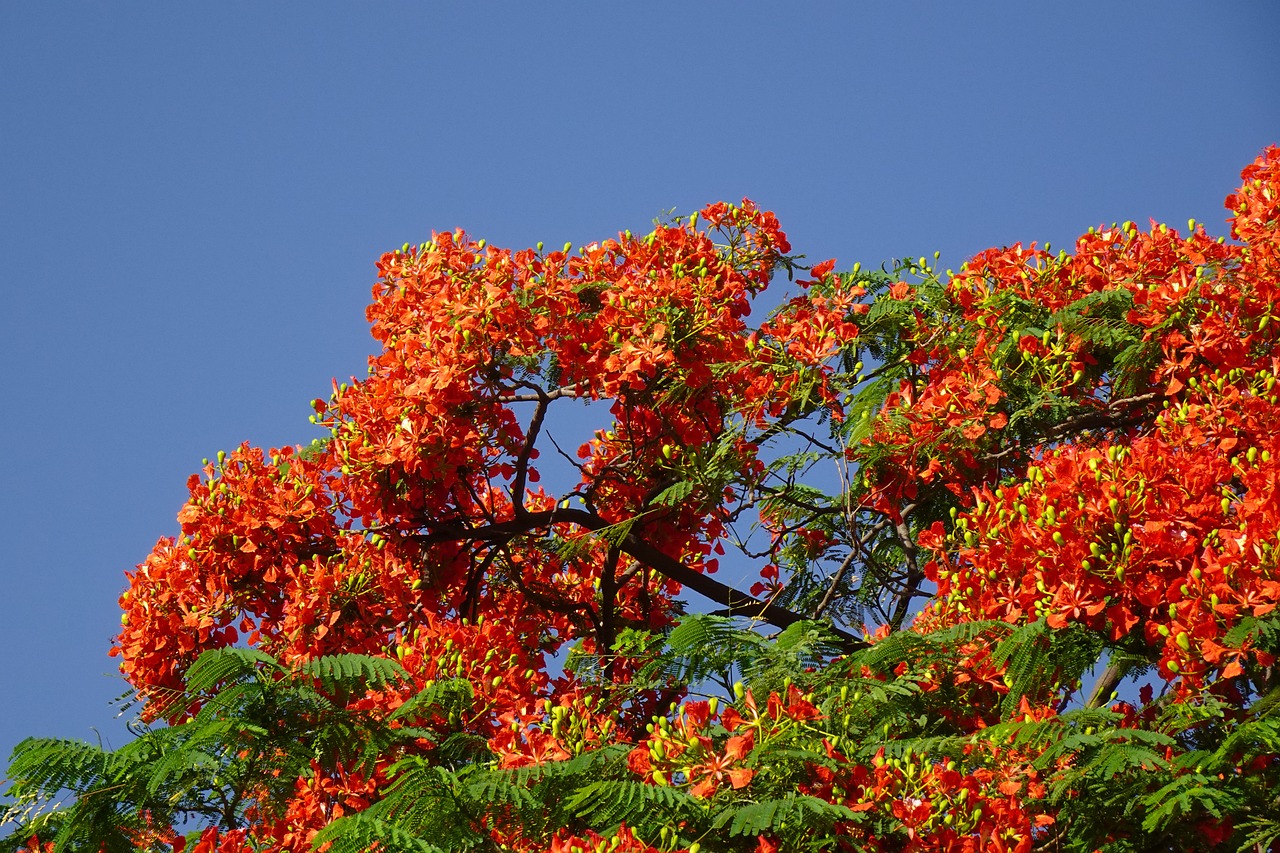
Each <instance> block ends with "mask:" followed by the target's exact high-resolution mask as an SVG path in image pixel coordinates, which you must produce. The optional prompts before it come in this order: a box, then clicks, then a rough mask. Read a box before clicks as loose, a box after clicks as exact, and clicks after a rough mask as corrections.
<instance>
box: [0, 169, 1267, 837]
mask: <svg viewBox="0 0 1280 853" xmlns="http://www.w3.org/2000/svg"><path fill="white" fill-rule="evenodd" d="M1243 177H1244V184H1243V185H1242V186H1241V188H1240V189H1239V190H1238V191H1237V192H1236V193H1235V194H1233V195H1231V196H1230V197H1228V199H1227V207H1228V209H1229V210H1230V212H1231V215H1232V218H1231V229H1232V231H1231V237H1232V240H1231V241H1230V242H1228V241H1226V240H1225V239H1213V238H1211V237H1210V236H1208V235H1207V234H1206V232H1205V230H1204V229H1203V228H1202V227H1199V226H1196V225H1194V223H1193V224H1191V225H1189V227H1188V231H1187V233H1185V234H1182V233H1179V232H1178V231H1177V230H1174V229H1171V228H1168V227H1166V226H1164V225H1156V226H1153V227H1152V228H1150V229H1149V230H1142V229H1139V228H1137V227H1136V226H1134V225H1133V223H1125V224H1123V225H1119V226H1112V227H1110V228H1105V229H1101V230H1091V231H1090V232H1089V233H1088V234H1086V235H1084V236H1083V237H1081V238H1080V239H1079V241H1077V243H1076V245H1075V248H1074V252H1073V253H1068V252H1059V253H1058V254H1056V255H1054V254H1051V253H1050V252H1049V251H1048V250H1047V248H1046V249H1040V248H1037V247H1035V246H1034V245H1033V246H1031V247H1030V248H1024V247H1022V246H1021V245H1018V246H1014V247H1012V248H1005V249H998V250H997V249H993V250H990V251H987V252H984V253H982V254H980V255H978V256H977V257H975V258H973V259H971V260H970V261H969V262H968V263H967V264H965V265H964V266H963V267H962V268H961V270H960V271H959V272H955V273H953V272H951V271H947V272H946V273H945V274H943V273H941V272H939V271H938V270H936V269H934V268H933V267H932V266H931V265H930V264H929V263H928V262H927V261H926V259H923V258H922V259H920V260H919V261H903V262H900V263H898V264H896V265H890V266H887V267H886V270H887V271H875V272H872V271H867V270H862V269H861V268H859V267H858V266H855V267H854V268H853V270H852V272H846V273H836V272H834V269H835V264H834V262H833V261H828V262H825V263H820V264H817V265H815V266H813V267H812V268H806V267H801V266H800V265H799V264H798V263H797V259H795V258H793V257H790V256H789V255H788V252H789V251H790V246H789V245H788V242H787V239H786V237H785V236H784V234H783V232H782V231H781V230H780V228H779V226H778V223H777V221H776V220H775V218H774V217H773V216H772V215H771V214H769V213H766V212H763V211H760V210H758V209H756V207H755V206H754V205H752V204H751V203H750V202H744V203H743V204H742V205H726V204H717V205H712V206H710V207H708V208H706V209H705V210H703V211H702V212H701V214H700V216H694V217H691V218H690V219H688V220H679V221H676V222H673V223H669V224H664V225H659V226H658V227H656V228H655V230H654V231H652V232H651V233H649V234H647V235H644V236H636V235H632V234H630V233H624V234H621V235H619V236H618V237H617V239H611V240H605V241H602V242H599V243H593V244H591V245H589V246H585V247H582V248H581V249H580V250H578V251H576V252H574V251H571V247H569V246H566V247H565V248H564V249H563V250H561V251H544V249H543V247H542V246H541V245H540V246H539V247H538V248H536V249H528V250H524V251H519V252H511V251H507V250H502V249H498V248H495V247H491V246H487V245H486V244H485V242H484V241H483V240H479V241H476V240H472V239H470V238H468V237H467V236H466V235H464V234H462V233H461V232H457V233H452V234H440V235H436V236H434V237H433V238H432V240H431V241H430V242H427V243H423V244H422V245H420V246H409V245H406V246H404V247H403V248H402V249H401V250H400V251H397V252H391V253H388V254H386V255H384V256H383V257H382V259H381V260H380V261H379V280H378V283H377V284H376V285H375V286H374V290H373V302H372V304H371V305H370V307H369V309H368V319H369V321H370V322H371V324H372V328H373V335H374V337H375V338H376V339H377V341H378V342H379V344H380V345H381V351H380V352H379V353H378V354H377V355H375V356H373V357H372V358H371V359H370V361H369V371H368V376H367V378H365V379H361V380H359V381H353V382H351V383H350V384H343V385H336V386H335V388H334V391H333V394H332V396H331V397H330V398H329V399H328V400H317V401H316V402H315V410H316V415H315V417H314V418H313V420H314V421H315V422H316V423H317V424H318V425H319V426H320V427H322V428H323V437H322V438H320V439H319V440H317V441H315V442H314V443H313V444H312V445H311V446H310V447H306V448H288V447H286V448H279V449H271V450H267V451H263V450H259V449H256V448H254V447H251V446H249V445H243V446H241V447H240V448H238V449H236V450H235V451H233V452H231V453H229V454H219V455H218V458H217V459H216V460H215V461H213V462H208V463H206V465H205V467H204V469H203V471H202V472H201V473H199V474H197V475H194V476H192V478H191V479H190V481H189V488H190V498H189V500H188V501H187V503H186V505H185V506H184V507H183V508H182V510H181V512H180V513H179V515H178V520H179V522H180V523H181V525H182V531H181V535H180V536H179V537H178V538H176V539H175V538H165V539H161V540H160V541H159V542H158V543H157V544H156V547H155V549H154V550H153V551H152V553H151V554H150V556H148V557H147V559H146V560H145V561H144V562H143V563H142V564H141V565H139V566H138V567H137V569H136V570H135V571H134V572H132V573H131V574H130V575H129V589H128V591H127V592H125V594H124V595H123V596H122V597H121V606H122V608H123V610H124V614H123V617H122V625H123V627H122V630H121V633H120V636H119V638H118V640H117V645H116V647H115V649H114V650H113V652H114V654H116V655H118V656H119V657H120V659H121V670H122V672H123V673H124V675H125V677H126V678H127V680H128V681H129V684H130V686H131V689H132V691H134V693H135V695H136V700H137V701H138V702H139V703H140V706H139V707H140V709H141V718H140V722H139V724H138V726H139V732H140V737H139V738H138V740H136V741H135V742H134V743H132V744H130V745H128V746H126V747H124V748H123V749H121V750H118V751H116V752H110V753H108V752H103V751H102V750H100V749H98V748H97V747H93V746H90V745H87V744H80V743H74V742H66V741H48V740H31V741H27V742H24V743H23V744H22V745H21V746H20V747H19V748H18V750H17V751H16V752H15V755H14V758H13V763H12V766H11V768H10V776H11V778H12V779H14V780H15V784H14V786H13V789H12V791H11V798H12V800H13V804H12V808H11V811H10V818H11V819H14V820H17V821H18V823H19V824H20V826H19V828H18V830H17V831H16V832H15V833H14V834H13V835H12V836H11V837H10V841H9V848H10V849H16V848H18V847H22V846H24V845H25V846H27V847H29V848H31V849H34V848H35V847H37V846H41V845H43V846H45V847H50V846H60V847H61V848H62V849H90V848H92V849H102V848H106V849H126V850H127V849H144V848H145V849H159V850H168V849H173V850H193V851H199V853H206V851H214V850H217V851H227V852H228V853H230V851H237V852H238V851H248V850H255V851H256V850H306V849H310V848H312V847H313V846H317V845H325V844H331V845H333V846H334V847H335V848H336V849H338V850H344V851H345V850H364V849H368V848H370V847H379V848H382V849H397V850H398V849H407V850H408V849H412V850H423V851H434V850H470V849H478V850H494V851H496V850H514V851H579V850H622V851H654V850H656V851H691V853H692V851H696V850H699V849H706V850H708V851H711V850H734V851H737V850H741V851H761V852H762V853H763V851H773V850H801V849H814V850H972V851H978V850H997V851H999V850H1011V851H1012V850H1017V851H1027V850H1032V849H1042V850H1073V851H1091V850H1116V851H1120V850H1135V851H1136V850H1185V849H1197V850H1216V849H1222V850H1235V849H1238V848H1241V847H1242V846H1243V847H1247V848H1249V849H1257V850H1266V849H1271V847H1272V846H1273V845H1274V844H1275V843H1276V839H1277V838H1280V823H1278V822H1277V818H1276V815H1277V814H1280V803H1277V801H1276V791H1277V790H1280V759H1277V754H1280V679H1278V678H1277V675H1276V674H1275V670H1274V669H1273V667H1274V663H1275V656H1276V654H1277V653H1278V652H1280V617H1277V615H1276V613H1275V610H1274V608H1275V606H1276V604H1277V602H1278V601H1280V569H1278V568H1277V548H1278V547H1280V500H1277V498H1276V494H1277V493H1278V492H1280V405H1278V403H1277V395H1278V393H1280V389H1276V388H1275V384H1276V376H1277V372H1280V323H1277V322H1275V320H1276V318H1277V317H1278V316H1280V305H1278V304H1277V300H1278V299H1280V239H1278V228H1280V224H1278V222H1277V218H1278V216H1280V149H1275V148H1273V149H1269V150H1268V151H1266V152H1265V153H1264V154H1263V155H1262V156H1261V157H1260V158H1259V159H1258V160H1257V161H1256V162H1255V163H1254V164H1252V165H1250V166H1249V167H1248V168H1247V169H1245V171H1244V174H1243ZM784 272H785V273H788V274H794V273H799V274H800V275H802V276H805V278H804V279H803V280H801V281H799V282H798V286H799V292H798V295H794V296H793V297H792V298H790V299H788V300H786V301H784V302H783V303H782V304H781V306H780V307H778V308H776V309H775V310H773V311H772V313H770V314H769V315H768V317H767V318H766V319H764V320H763V321H761V322H758V323H757V322H753V321H752V319H751V312H752V305H753V302H755V301H756V300H757V299H758V297H759V296H760V294H761V293H762V292H763V291H764V290H765V289H766V287H768V286H770V284H771V282H773V281H774V280H775V279H777V278H779V277H780V276H781V274H782V273H784ZM584 424H586V425H587V426H586V430H585V433H584V434H581V435H578V436H574V435H573V431H574V430H575V429H577V430H581V429H582V428H583V425H584ZM597 427H598V428H597ZM543 475H545V479H544V477H543ZM722 555H723V556H725V558H726V562H725V568H726V570H728V569H734V570H740V569H741V568H742V567H743V566H751V569H750V571H752V572H756V571H758V573H759V579H758V580H757V581H756V582H755V583H753V584H750V583H749V590H744V589H741V588H739V587H738V586H735V585H733V584H726V583H724V582H721V581H720V580H719V579H717V578H716V577H715V575H716V572H717V569H719V568H720V567H721V566H720V562H719V561H720V558H721V556H722ZM745 585H747V584H744V586H745ZM707 602H710V603H709V604H708V603H707ZM686 605H688V606H689V609H690V610H697V611H707V610H713V611H714V615H706V614H705V613H703V614H701V615H687V611H686ZM64 789H70V790H72V791H73V792H74V793H76V794H77V795H78V796H77V797H76V798H75V800H74V803H73V804H72V805H70V806H63V807H58V806H54V805H52V803H53V798H54V797H55V796H56V795H57V793H58V792H59V791H60V790H64Z"/></svg>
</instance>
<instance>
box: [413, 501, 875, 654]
mask: <svg viewBox="0 0 1280 853" xmlns="http://www.w3.org/2000/svg"><path fill="white" fill-rule="evenodd" d="M553 524H572V525H575V526H577V527H581V528H583V529H585V530H590V531H593V532H598V531H601V530H605V529H606V528H609V527H612V526H614V525H612V524H610V523H609V522H608V521H606V520H604V519H603V518H601V517H600V516H598V515H596V514H595V513H592V512H587V511H585V510H581V509H560V508H556V509H552V510H544V511H541V512H530V513H525V514H524V515H522V516H521V517H520V518H517V519H513V520H511V521H504V522H498V523H496V524H489V525H486V526H483V527H465V528H453V529H441V530H437V531H435V532H433V533H427V534H422V535H420V536H418V537H417V540H418V541H419V542H420V543H421V544H422V545H424V546H430V545H434V544H437V543H440V542H460V541H465V540H468V539H471V540H481V541H494V540H503V541H509V540H511V539H514V538H516V537H519V536H522V535H524V534H527V533H531V532H533V531H535V530H540V529H545V528H548V527H550V526H551V525H553ZM616 547H617V549H618V551H620V552H621V553H623V554H627V555H628V556H630V557H633V558H635V559H636V560H639V561H640V562H642V563H644V564H645V565H647V566H649V567H650V568H651V569H653V570H654V571H656V572H658V573H659V574H662V575H665V576H666V577H668V578H670V579H671V580H673V581H676V582H677V583H679V584H681V585H682V586H686V587H688V588H689V589H691V590H693V591H694V592H696V593H698V594H699V595H702V596H705V597H706V598H709V599H711V600H712V601H714V602H716V603H717V604H719V605H721V606H722V607H724V608H725V610H726V611H727V612H728V613H729V614H730V615H733V616H745V617H748V618H752V619H763V620H764V621H765V622H768V623H769V624H771V625H775V626H777V627H779V628H786V627H787V626H789V625H794V624H795V623H797V622H803V621H805V617H804V616H802V615H800V614H798V613H794V612H792V611H790V610H788V609H786V608H785V607H780V606H778V605H776V604H771V603H769V602H767V601H760V600H759V599H757V598H754V597H752V596H750V595H747V594H746V593H745V592H741V591H739V590H737V589H734V588H733V587H731V586H728V585H727V584H724V583H721V582H720V581H718V580H716V579H715V578H713V577H711V576H709V575H704V574H702V573H701V572H697V571H694V570H693V569H691V568H689V567H688V566H686V565H684V564H683V563H681V562H680V561H679V560H676V559H674V558H672V557H669V556H668V555H666V554H664V553H663V552H662V551H660V550H659V549H658V548H656V547H655V546H654V545H652V544H651V543H649V542H646V541H645V540H643V539H641V538H640V537H638V536H636V535H635V534H634V533H628V534H627V535H626V537H625V538H623V540H622V541H621V542H619V543H617V545H616ZM832 631H833V633H835V634H836V635H837V636H838V637H839V638H840V639H841V640H842V645H843V646H844V648H845V649H846V650H847V651H853V650H855V649H859V648H863V647H865V646H866V642H865V641H864V640H862V639H861V638H860V637H855V636H854V635H852V634H850V633H848V632H846V631H842V630H840V629H838V628H833V629H832Z"/></svg>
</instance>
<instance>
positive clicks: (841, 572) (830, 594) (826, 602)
mask: <svg viewBox="0 0 1280 853" xmlns="http://www.w3.org/2000/svg"><path fill="white" fill-rule="evenodd" d="M857 556H858V549H857V548H850V549H849V556H847V557H845V558H844V562H843V563H841V564H840V568H838V569H836V573H835V575H834V576H833V577H832V578H831V583H830V584H828V585H827V591H826V593H825V594H824V595H823V596H822V600H821V601H819V602H818V606H817V607H815V608H813V618H814V619H817V618H819V617H821V616H822V613H823V611H825V610H826V609H827V608H828V607H830V606H831V601H832V600H833V599H834V598H835V597H836V590H837V589H838V588H839V587H840V582H841V581H843V580H844V576H845V573H846V572H848V571H849V567H850V566H852V565H853V561H854V560H855V559H857Z"/></svg>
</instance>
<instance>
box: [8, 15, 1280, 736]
mask: <svg viewBox="0 0 1280 853" xmlns="http://www.w3.org/2000/svg"><path fill="white" fill-rule="evenodd" d="M784 10H785V11H784ZM1277 32H1280V4H1276V3H1275V2H1274V0H1253V2H1248V0H1238V2H1232V3H1216V4H1208V3H1193V2H1186V0H1161V2H1129V3H1114V2H1108V3H1101V2H1072V3H1061V4H1029V3H1014V2H973V3H965V4H953V3H942V2H936V3H924V2H895V3H870V2H854V0H845V2H813V3H807V2H795V3H788V4H781V3H765V2H753V1H752V0H738V2H733V3H729V2H703V3H695V2H683V3H673V2H661V1H660V0H650V2H646V3H585V2H583V3H567V2H566V3H546V4H532V3H514V2H511V3H483V2H477V3H471V4H463V3H452V4H437V3H430V2H381V3H365V4H355V3H350V4H339V3H328V2H310V3H305V4H304V3H285V2H276V3H263V2H254V3H250V2H223V3H218V4H161V3H142V2H120V3H109V4H108V3H61V2H52V0H51V2H42V3H26V4H19V3H6V4H0V80H2V81H3V82H0V286H2V287H3V305H4V309H3V311H2V312H0V332H2V334H0V352H2V354H3V365H4V367H5V379H6V383H5V393H4V407H3V408H4V416H3V417H2V418H0V486H3V488H2V489H0V518H3V519H4V520H5V522H6V527H7V532H8V536H7V540H8V541H7V543H6V547H5V548H4V549H3V551H2V552H0V579H2V580H3V584H4V590H5V593H4V597H3V602H4V603H3V608H4V609H3V616H4V618H3V619H2V620H0V648H2V649H3V650H4V651H5V653H6V654H5V657H6V669H7V673H6V678H5V680H4V687H3V691H4V693H3V698H4V711H3V713H2V714H0V756H2V755H7V753H8V751H9V749H10V748H11V747H12V745H13V744H14V743H16V742H17V741H18V740H20V739H21V738H22V737H24V736H26V735H47V736H66V737H80V738H89V739H93V738H94V737H95V734H94V729H96V730H97V731H100V732H101V733H102V734H103V736H104V737H105V738H107V739H108V740H109V741H110V742H112V743H114V744H117V745H118V744H119V743H120V742H121V741H122V740H123V739H124V734H123V731H124V730H123V725H122V723H121V721H118V720H112V719H111V714H112V712H111V709H110V708H109V707H108V705H107V702H108V700H109V699H110V698H112V697H113V696H116V695H118V694H119V693H121V692H122V691H123V690H124V684H123V682H122V681H120V680H119V678H118V677H114V676H113V673H114V672H115V663H114V661H112V660H111V659H109V658H108V657H107V656H106V651H107V649H108V647H109V645H110V638H111V636H112V634H113V633H114V631H115V630H116V629H117V628H118V625H119V621H118V620H119V611H118V610H117V608H116V604H115V601H116V598H117V596H118V595H119V594H120V592H121V591H122V590H123V588H124V575H123V573H124V571H125V570H127V569H131V568H132V567H133V566H134V564H135V563H137V562H139V561H140V560H141V559H142V558H143V557H144V556H145V555H146V553H147V552H148V550H149V549H150V547H151V545H152V544H153V543H154V542H155V540H156V538H158V537H159V536H161V535H168V534H172V533H174V532H176V529H177V525H176V522H175V520H174V516H175V514H176V512H177V510H178V509H179V507H180V505H181V503H182V501H183V499H184V497H185V486H184V484H185V481H186V478H187V476H188V475H189V474H190V473H191V472H193V471H195V470H196V469H197V468H198V467H199V465H200V460H201V458H202V457H205V456H212V455H214V454H215V453H216V452H217V450H219V449H221V448H231V447H234V446H235V445H237V444H239V443H240V442H241V441H244V440H249V441H251V442H253V443H254V444H257V445H261V446H268V445H281V444H292V443H298V442H303V443H305V442H307V441H309V440H310V439H311V438H312V437H314V435H315V433H314V432H313V431H312V430H311V429H310V428H309V426H308V424H307V415H308V414H309V413H310V409H309V406H308V403H309V401H310V400H311V399H312V398H314V397H316V396H325V395H326V394H327V389H328V387H329V382H330V378H331V377H334V376H336V377H338V378H339V379H340V380H341V379H346V378H347V377H349V376H351V375H353V374H357V375H362V374H363V373H364V366H365V358H366V356H367V355H368V354H369V353H370V352H371V351H372V349H371V348H372V343H373V342H372V340H371V339H370V338H369V336H368V332H367V325H366V323H365V321H364V311H363V309H364V305H365V302H366V300H367V298H368V296H369V287H370V285H371V284H372V283H373V280H374V266H373V264H374V261H375V260H376V258H377V257H378V255H379V254H380V253H381V252H383V251H385V250H387V249H389V248H392V247H396V246H399V245H400V244H401V243H403V242H405V241H414V242H417V241H420V240H423V239H425V238H426V237H427V236H428V235H429V233H430V231H431V230H433V229H434V230H448V229H452V228H454V227H459V226H460V227H464V228H466V229H467V230H468V231H470V232H472V233H474V234H476V235H478V236H484V237H486V238H487V239H488V240H489V241H490V242H492V243H495V244H499V245H507V246H512V247H520V246H525V245H531V244H533V243H535V242H537V241H538V240H545V241H546V242H547V243H548V244H551V245H559V244H560V243H562V242H564V241H573V242H574V243H576V244H580V243H583V242H587V241H590V240H594V239H601V238H605V237H608V236H611V235H613V234H615V233H616V232H617V231H619V230H622V229H626V228H630V229H633V230H642V229H646V228H647V225H648V223H649V222H650V220H651V219H652V218H653V217H654V216H656V215H658V214H660V213H661V212H662V211H665V210H668V209H670V208H676V209H677V210H678V211H682V212H690V211H692V210H695V209H697V208H699V207H701V206H702V205H703V204H705V203H707V202H710V201H715V200H719V199H726V200H737V199H741V198H742V197H744V196H748V197H751V198H753V199H755V200H756V201H758V202H759V203H760V204H761V205H762V206H764V207H766V208H770V209H772V210H774V211H776V212H777V214H778V216H779V218H780V219H781V222H782V224H783V227H784V228H785V229H786V230H787V232H788V234H789V235H790V237H791V241H792V243H793V245H794V247H795V249H796V251H799V252H803V253H805V254H807V255H808V256H809V258H810V259H813V260H820V259H823V258H827V257H836V258H838V259H839V261H840V263H841V265H842V266H849V265H852V263H853V262H854V261H861V262H862V263H864V264H878V263H879V262H880V261H882V260H884V259H886V258H890V257H897V256H903V255H912V256H917V255H921V254H931V253H932V252H933V251H935V250H937V251H941V252H942V256H943V257H942V265H943V266H944V267H945V266H959V264H960V263H961V262H962V261H963V260H964V259H965V257H967V256H969V255H971V254H973V253H975V252H977V251H979V250H981V249H984V248H986V247H988V246H992V245H1007V244H1010V243H1013V242H1017V241H1023V242H1030V241H1032V240H1039V241H1041V242H1044V241H1046V240H1049V241H1052V242H1053V243H1054V244H1055V245H1066V244H1067V243H1068V242H1069V241H1070V240H1071V239H1072V238H1074V236H1076V235H1078V234H1079V233H1080V232H1082V231H1083V230H1085V229H1086V228H1088V227H1089V226H1091V225H1097V224H1101V223H1108V222H1112V221H1123V220H1125V219H1133V220H1136V221H1138V222H1146V220H1147V219H1149V218H1155V219H1158V220H1164V221H1169V222H1170V223H1173V224H1177V225H1178V226H1179V227H1182V224H1183V223H1185V222H1186V220H1187V219H1188V218H1189V217H1194V218H1196V219H1197V220H1201V221H1204V222H1207V223H1209V227H1210V229H1211V230H1212V231H1215V232H1216V233H1225V228H1224V226H1223V225H1222V222H1223V219H1224V217H1225V211H1224V210H1223V209H1222V206H1221V205H1222V198H1223V197H1224V196H1225V195H1226V194H1227V193H1228V192H1229V191H1230V190H1231V189H1232V188H1233V187H1234V186H1235V184H1236V182H1237V180H1238V174H1239V170H1240V169H1241V168H1242V167H1243V166H1244V165H1245V164H1246V163H1247V162H1249V161H1250V160H1252V159H1253V157H1254V156H1256V154H1257V153H1258V151H1259V150H1260V149H1261V148H1262V147H1263V146H1265V145H1267V144H1268V143H1280V97H1278V96H1277V94H1276V89H1275V81H1276V80H1277V79H1280V51H1277V50H1276V48H1275V44H1274V35H1275V33H1277Z"/></svg>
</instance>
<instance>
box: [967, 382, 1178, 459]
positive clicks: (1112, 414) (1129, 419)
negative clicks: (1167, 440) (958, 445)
mask: <svg viewBox="0 0 1280 853" xmlns="http://www.w3.org/2000/svg"><path fill="white" fill-rule="evenodd" d="M1157 396H1158V395H1157V394H1156V392H1154V391H1151V392H1148V393H1146V394H1138V395H1136V396H1133V397H1122V398H1120V399H1119V400H1111V401H1110V402H1108V403H1107V405H1106V407H1105V408H1102V409H1094V410H1091V411H1087V412H1081V413H1080V414H1078V415H1072V416H1071V417H1069V418H1067V419H1066V420H1064V421H1062V422H1061V423H1058V424H1055V425H1054V426H1053V427H1051V428H1050V429H1049V430H1048V432H1046V433H1045V435H1044V439H1043V441H1044V442H1051V441H1057V440H1059V439H1063V438H1066V437H1067V436H1070V435H1077V434H1079V433H1082V432H1087V431H1089V430H1093V429H1123V428H1126V427H1132V426H1137V425H1138V424H1140V423H1142V422H1143V421H1144V420H1146V419H1147V413H1146V411H1145V410H1142V409H1140V407H1141V405H1142V404H1144V403H1149V402H1151V401H1152V400H1154V399H1155V398H1156V397H1157ZM1028 449H1030V447H1029V446H1022V445H1012V446H1010V447H1006V448H1005V449H1004V450H1001V451H999V452H998V453H987V454H985V455H984V456H983V457H982V458H983V459H987V460H994V459H999V458H1001V457H1003V456H1008V455H1009V454H1010V453H1016V452H1018V451H1019V450H1028Z"/></svg>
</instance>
